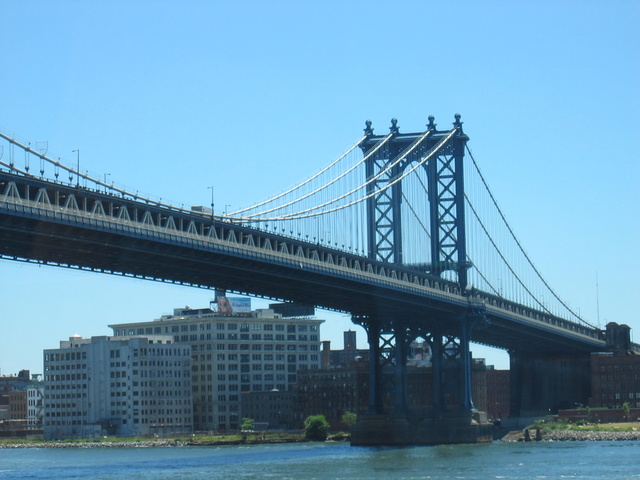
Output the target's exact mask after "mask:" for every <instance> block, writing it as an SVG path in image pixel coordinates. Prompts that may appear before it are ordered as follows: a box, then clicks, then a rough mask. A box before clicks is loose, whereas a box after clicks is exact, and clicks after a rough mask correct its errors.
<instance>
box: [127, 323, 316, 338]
mask: <svg viewBox="0 0 640 480" xmlns="http://www.w3.org/2000/svg"><path fill="white" fill-rule="evenodd" d="M212 325H213V324H212V323H199V324H195V323H191V324H184V325H171V327H169V326H165V327H164V332H162V327H136V328H134V327H128V328H122V329H115V330H114V335H115V336H125V335H158V334H162V333H165V334H167V333H180V332H197V331H201V332H202V331H210V330H213V327H212ZM285 327H286V331H287V332H289V333H295V332H296V331H298V332H307V331H310V332H317V331H318V325H291V324H289V325H283V324H275V325H274V324H269V323H267V324H261V323H251V324H249V323H241V324H240V325H239V328H238V324H237V323H226V324H225V323H216V330H229V331H234V330H238V329H239V330H240V331H241V332H248V331H250V330H252V331H260V330H264V331H276V332H284V331H285Z"/></svg>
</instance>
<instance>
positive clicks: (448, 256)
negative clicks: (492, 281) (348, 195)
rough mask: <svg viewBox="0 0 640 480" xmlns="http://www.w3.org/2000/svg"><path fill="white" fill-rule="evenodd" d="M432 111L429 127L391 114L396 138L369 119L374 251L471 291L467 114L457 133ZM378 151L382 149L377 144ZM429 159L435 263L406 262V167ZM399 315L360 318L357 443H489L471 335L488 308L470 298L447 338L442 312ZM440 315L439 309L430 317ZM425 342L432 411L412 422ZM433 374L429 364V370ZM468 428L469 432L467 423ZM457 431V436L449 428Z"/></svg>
mask: <svg viewBox="0 0 640 480" xmlns="http://www.w3.org/2000/svg"><path fill="white" fill-rule="evenodd" d="M434 120H435V119H434V117H433V116H430V117H429V123H428V125H427V130H426V131H425V132H421V133H400V131H399V128H398V125H397V120H396V119H395V118H394V119H392V120H391V127H390V135H391V138H388V135H374V134H373V129H372V128H371V121H367V122H366V128H365V130H364V132H365V138H364V140H363V141H362V143H361V144H360V148H361V149H362V150H363V152H364V154H365V158H366V160H365V169H366V179H367V182H368V183H367V235H368V239H367V240H368V256H369V257H370V258H371V259H373V260H377V261H382V262H389V263H392V264H395V265H403V266H409V267H411V268H421V269H422V271H426V272H427V273H430V274H432V275H434V276H436V277H439V278H440V277H442V276H443V273H444V272H454V273H455V277H456V280H457V288H458V289H459V290H460V292H461V293H462V294H463V295H464V293H465V292H466V291H467V269H468V268H469V266H470V264H469V262H468V261H467V254H466V238H465V208H464V206H465V204H464V202H465V199H464V170H463V160H464V151H465V146H466V143H467V141H468V140H469V137H468V136H467V135H465V134H464V132H463V130H462V122H461V121H460V115H459V114H456V115H455V122H454V123H453V129H452V130H449V131H439V130H436V124H435V123H434ZM376 148H377V149H376ZM425 158H428V161H427V162H425V163H423V165H422V166H420V167H419V168H424V169H425V173H426V177H427V194H426V198H425V199H424V201H425V202H427V203H428V208H427V209H425V210H426V211H428V212H429V218H428V219H422V220H424V224H425V225H429V232H430V235H429V234H426V233H425V235H424V237H423V238H419V239H418V238H416V239H415V241H419V242H424V247H425V249H426V248H428V249H429V252H430V262H428V263H427V264H423V265H419V266H416V265H405V263H404V261H403V247H402V246H403V238H402V234H403V229H402V221H403V219H402V208H401V207H402V202H403V190H402V188H403V185H402V177H403V173H404V172H405V171H406V170H407V169H409V168H411V167H412V166H414V163H415V162H422V161H424V159H425ZM426 315H427V314H426V313H425V317H424V318H411V319H409V318H399V317H398V316H397V315H394V313H393V312H389V311H380V312H379V313H378V314H376V315H368V316H366V317H354V318H353V320H354V322H356V323H359V324H361V325H362V326H363V327H364V328H365V330H366V331H367V337H368V342H369V369H370V379H371V380H370V384H369V385H370V392H369V411H368V412H367V415H364V416H361V421H359V422H358V425H357V426H356V429H355V430H354V435H353V436H352V443H355V444H377V445H379V444H385V443H386V444H403V443H407V444H417V443H426V444H428V443H458V442H461V441H464V442H475V441H485V440H490V436H489V437H488V436H487V429H483V430H482V431H478V429H477V428H476V429H474V428H471V423H472V422H471V420H472V416H473V415H474V414H475V409H474V406H473V401H472V396H471V388H472V384H471V363H472V361H471V353H470V350H469V341H470V339H471V330H472V328H473V327H474V326H476V325H478V324H482V323H484V322H485V321H486V316H485V315H484V309H483V308H482V307H481V306H473V305H472V303H470V306H469V308H468V309H467V311H466V312H465V313H464V314H462V315H460V318H459V325H458V326H457V328H456V330H457V334H455V335H444V334H443V333H442V332H441V328H440V327H439V326H438V321H437V319H436V318H429V317H427V316H426ZM432 316H433V315H432ZM417 339H422V340H423V341H425V342H426V343H427V344H428V345H429V347H430V350H431V355H432V356H431V358H432V370H431V371H432V375H433V376H432V395H433V407H432V409H431V412H430V414H429V415H428V416H427V417H426V418H422V419H419V420H420V422H419V423H418V424H417V426H416V424H415V418H413V416H412V412H410V411H409V409H408V408H407V355H408V352H409V349H410V345H411V343H412V342H413V341H414V340H417ZM425 370H426V369H425ZM467 427H469V428H467ZM451 428H454V430H455V432H457V433H455V434H452V433H451Z"/></svg>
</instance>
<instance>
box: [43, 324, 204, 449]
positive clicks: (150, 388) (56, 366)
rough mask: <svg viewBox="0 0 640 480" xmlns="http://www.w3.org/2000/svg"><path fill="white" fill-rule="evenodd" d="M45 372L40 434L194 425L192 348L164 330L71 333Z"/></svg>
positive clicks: (142, 431) (148, 431) (166, 430)
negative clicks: (151, 332) (131, 333)
mask: <svg viewBox="0 0 640 480" xmlns="http://www.w3.org/2000/svg"><path fill="white" fill-rule="evenodd" d="M44 371H45V373H44V376H45V377H44V383H45V398H44V412H45V417H44V435H45V438H48V439H54V438H91V437H95V436H101V435H117V436H132V435H153V434H157V435H166V434H173V433H189V432H191V431H192V426H193V423H192V422H193V410H192V394H191V349H190V348H185V346H184V345H176V344H174V343H173V338H172V337H170V336H163V335H147V336H140V337H130V336H127V337H118V338H113V337H107V336H101V337H92V338H90V339H87V338H82V337H78V336H74V337H71V338H69V340H68V341H61V342H60V348H59V349H51V350H45V351H44Z"/></svg>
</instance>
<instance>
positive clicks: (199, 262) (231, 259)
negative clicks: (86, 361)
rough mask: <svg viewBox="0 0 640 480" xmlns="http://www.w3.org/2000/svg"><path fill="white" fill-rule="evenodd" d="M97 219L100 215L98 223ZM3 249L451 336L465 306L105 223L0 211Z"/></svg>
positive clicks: (513, 341) (577, 347)
mask: <svg viewBox="0 0 640 480" xmlns="http://www.w3.org/2000/svg"><path fill="white" fill-rule="evenodd" d="M98 223H99V222H98ZM0 255H2V256H4V257H5V258H17V259H29V260H31V261H39V262H43V263H48V264H54V265H62V266H78V267H81V268H84V269H91V270H95V271H103V272H107V273H115V274H125V275H129V276H136V277H141V278H147V279H153V280H160V281H168V282H172V283H180V284H185V285H193V286H198V287H203V288H224V289H227V290H230V291H236V292H241V293H247V294H252V295H260V296H264V297H268V298H275V299H283V300H290V301H298V302H302V303H307V304H312V305H316V306H319V307H323V308H328V309H333V310H337V311H344V312H349V313H351V314H353V315H358V316H376V317H378V318H387V319H389V320H391V321H393V320H395V319H402V320H403V321H404V322H406V323H407V325H408V327H409V328H425V325H426V326H427V329H429V330H433V329H438V330H440V331H442V332H443V334H445V335H455V334H456V331H457V326H458V322H459V318H460V315H461V314H462V313H464V311H466V306H465V307H458V306H456V305H451V304H449V303H446V302H438V301H435V300H433V299H430V298H426V297H424V296H421V295H417V294H411V293H410V292H402V291H399V290H397V289H392V288H385V287H381V286H376V285H370V284H366V283H363V282H360V281H357V280H350V279H348V278H343V277H340V276H335V277H333V278H328V277H327V274H326V272H319V271H313V270H311V269H309V268H303V266H302V265H300V266H297V267H295V266H292V265H291V264H285V263H282V264H277V263H274V262H273V261H269V262H267V261H262V260H261V259H260V258H259V257H255V258H249V257H247V256H246V255H242V254H241V253H238V254H233V253H232V252H231V253H230V252H229V251H225V252H220V251H216V247H215V244H212V243H207V242H204V241H203V242H201V244H199V245H196V246H194V244H193V242H192V243H190V244H185V243H184V242H183V241H182V240H181V239H180V237H178V236H176V237H175V239H171V238H170V236H163V237H158V238H152V237H151V236H150V235H144V234H140V235H131V234H117V233H113V232H111V231H109V229H108V228H106V227H105V228H101V227H100V226H93V227H91V228H89V227H88V226H86V225H79V224H77V225H74V224H72V223H69V224H63V223H59V222H53V221H49V220H47V219H43V218H36V217H29V216H16V215H11V214H6V213H4V212H0ZM488 317H489V320H490V322H491V327H490V328H485V329H476V330H474V332H473V340H474V341H478V342H480V343H484V344H487V345H491V346H495V347H498V348H504V349H509V350H516V351H523V352H528V351H530V352H537V353H539V352H544V351H548V352H567V351H569V352H570V351H576V352H585V351H590V349H593V347H590V346H589V345H588V344H584V343H581V342H579V341H576V340H574V339H571V338H566V337H563V336H562V335H557V334H556V335H548V332H546V331H544V330H540V329H539V328H536V327H535V326H533V325H525V324H522V325H520V324H515V323H510V322H507V321H505V320H503V319H500V318H497V317H492V316H491V315H488Z"/></svg>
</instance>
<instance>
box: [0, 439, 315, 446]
mask: <svg viewBox="0 0 640 480" xmlns="http://www.w3.org/2000/svg"><path fill="white" fill-rule="evenodd" d="M306 441H307V440H305V439H297V438H284V439H265V440H261V439H247V440H217V441H211V442H208V441H203V442H199V441H197V440H187V441H185V440H143V441H135V442H134V441H132V442H25V443H0V448H158V447H161V448H162V447H200V446H206V447H220V446H225V445H258V444H276V443H299V442H306Z"/></svg>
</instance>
